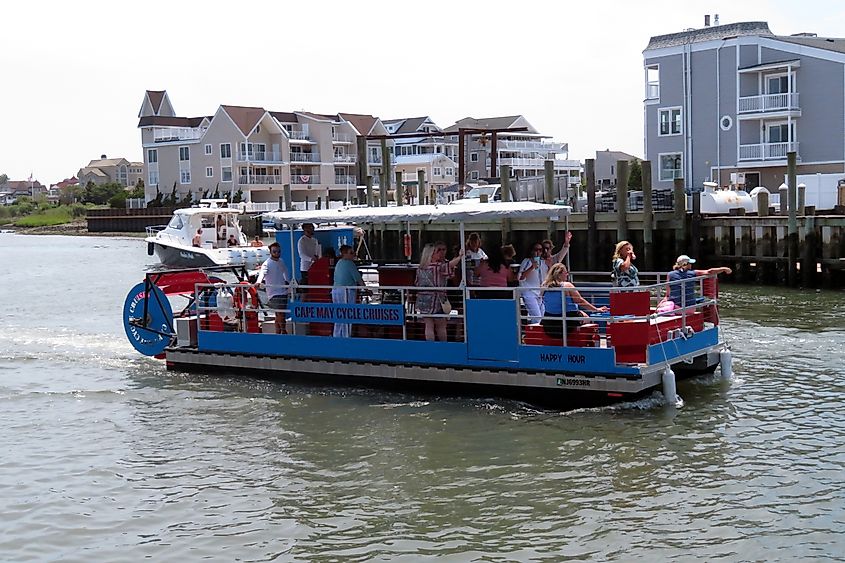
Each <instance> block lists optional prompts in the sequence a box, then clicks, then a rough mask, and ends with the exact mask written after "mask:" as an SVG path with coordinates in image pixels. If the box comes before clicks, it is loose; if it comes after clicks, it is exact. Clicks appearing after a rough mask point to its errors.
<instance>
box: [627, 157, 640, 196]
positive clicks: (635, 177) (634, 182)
mask: <svg viewBox="0 0 845 563" xmlns="http://www.w3.org/2000/svg"><path fill="white" fill-rule="evenodd" d="M628 189H629V190H641V189H643V167H642V165H641V164H640V159H638V158H635V159H634V160H633V161H632V162H631V167H630V172H629V173H628Z"/></svg>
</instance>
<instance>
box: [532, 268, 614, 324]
mask: <svg viewBox="0 0 845 563" xmlns="http://www.w3.org/2000/svg"><path fill="white" fill-rule="evenodd" d="M568 276H569V272H568V271H567V270H566V266H564V265H563V264H561V263H557V264H554V265H552V267H551V269H550V270H549V273H548V274H547V275H546V279H545V280H544V281H543V304H544V305H545V313H544V316H543V320H542V321H541V324H542V325H543V329H544V330H545V331H546V334H548V335H549V336H551V337H553V338H563V322H562V321H561V319H562V318H563V316H564V313H565V314H566V316H567V317H586V316H587V313H585V312H584V311H581V310H580V309H579V308H578V306H579V305H581V306H583V307H584V308H585V309H586V310H588V311H591V312H594V313H596V312H600V311H601V312H607V311H608V308H607V307H596V306H595V305H593V304H592V303H590V302H589V301H587V300H586V299H584V298H583V297H582V296H581V294H580V293H579V292H578V290H577V289H575V286H574V285H572V283H571V282H569V281H567V277H568ZM579 324H580V321H578V320H577V319H569V318H567V319H566V330H567V332H568V331H570V330H572V329H573V328H575V327H576V326H578V325H579Z"/></svg>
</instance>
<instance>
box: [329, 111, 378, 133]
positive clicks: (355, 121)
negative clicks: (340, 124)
mask: <svg viewBox="0 0 845 563" xmlns="http://www.w3.org/2000/svg"><path fill="white" fill-rule="evenodd" d="M337 115H338V116H339V117H340V118H341V119H344V120H346V121H348V122H349V123H351V124H352V126H353V127H354V128H355V130H356V131H358V134H359V135H369V134H370V132H371V131H372V130H373V127H375V124H376V121H378V118H377V117H373V116H372V115H364V114H360V113H338V114H337Z"/></svg>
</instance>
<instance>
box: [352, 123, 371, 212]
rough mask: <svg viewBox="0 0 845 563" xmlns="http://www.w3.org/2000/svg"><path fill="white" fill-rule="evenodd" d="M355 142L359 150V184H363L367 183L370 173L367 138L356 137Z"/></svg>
mask: <svg viewBox="0 0 845 563" xmlns="http://www.w3.org/2000/svg"><path fill="white" fill-rule="evenodd" d="M355 142H356V148H357V152H358V185H359V186H363V185H366V183H367V176H368V175H369V174H370V170H369V167H368V165H367V138H366V137H356V139H355ZM368 201H369V198H368Z"/></svg>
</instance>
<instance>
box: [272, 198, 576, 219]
mask: <svg viewBox="0 0 845 563" xmlns="http://www.w3.org/2000/svg"><path fill="white" fill-rule="evenodd" d="M569 213H570V208H569V207H567V206H563V205H547V204H545V203H535V202H533V201H514V202H501V201H497V202H488V203H471V204H466V205H404V206H401V207H400V206H396V207H345V208H341V209H316V210H314V209H312V210H309V211H273V212H271V213H264V217H266V218H267V219H270V220H272V221H275V222H276V223H283V224H293V223H337V222H346V223H405V222H408V221H410V222H412V223H431V222H438V223H444V222H445V223H460V222H467V221H473V220H476V221H484V220H496V219H553V220H554V219H557V218H559V217H563V216H566V215H569Z"/></svg>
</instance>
